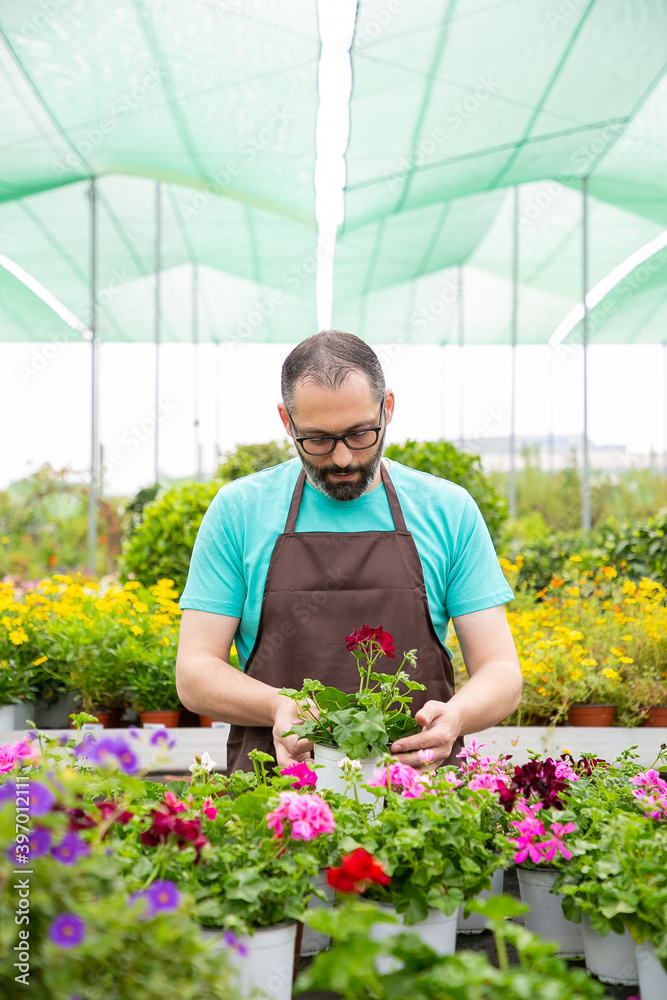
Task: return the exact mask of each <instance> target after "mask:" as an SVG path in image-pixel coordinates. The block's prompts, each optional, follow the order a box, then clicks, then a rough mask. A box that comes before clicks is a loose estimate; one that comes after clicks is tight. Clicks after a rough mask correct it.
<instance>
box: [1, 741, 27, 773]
mask: <svg viewBox="0 0 667 1000" xmlns="http://www.w3.org/2000/svg"><path fill="white" fill-rule="evenodd" d="M23 757H32V744H31V743H25V742H23V741H22V742H20V743H12V744H10V743H5V744H4V745H3V746H1V747H0V774H7V772H8V771H12V770H13V769H14V766H15V764H16V762H17V761H18V760H21V759H22V758H23Z"/></svg>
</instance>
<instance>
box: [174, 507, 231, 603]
mask: <svg viewBox="0 0 667 1000" xmlns="http://www.w3.org/2000/svg"><path fill="white" fill-rule="evenodd" d="M235 522H236V519H235V517H234V515H233V510H232V509H230V505H229V503H228V502H227V501H226V498H225V496H224V492H220V493H218V494H217V495H216V496H215V497H214V498H213V501H212V502H211V504H210V506H209V508H208V510H207V511H206V513H205V514H204V518H203V520H202V523H201V525H200V527H199V531H198V533H197V538H196V540H195V544H194V548H193V550H192V558H191V560H190V569H189V571H188V579H187V582H186V584H185V590H184V591H183V595H182V597H181V600H180V607H181V609H182V610H185V609H189V610H194V611H212V612H213V613H214V614H218V615H230V616H232V617H234V618H240V617H241V615H242V613H243V606H244V604H245V601H246V594H247V587H246V582H245V577H244V573H243V558H242V554H241V545H240V541H239V537H238V536H239V532H238V530H237V528H238V526H237V525H236V523H235Z"/></svg>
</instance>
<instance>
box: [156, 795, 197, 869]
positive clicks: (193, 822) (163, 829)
mask: <svg viewBox="0 0 667 1000" xmlns="http://www.w3.org/2000/svg"><path fill="white" fill-rule="evenodd" d="M167 794H169V793H167ZM174 798H175V796H174ZM182 804H183V803H180V802H178V800H176V803H175V804H174V803H173V802H163V803H162V804H161V806H160V808H159V809H151V813H150V816H151V821H152V822H151V827H150V829H148V830H143V831H142V833H140V834H139V839H140V840H141V842H142V844H144V845H145V846H146V847H157V845H158V844H159V843H166V841H167V839H168V838H169V836H170V835H171V836H174V837H176V840H177V841H178V849H179V851H182V850H183V848H184V847H187V845H188V844H192V846H193V847H194V849H195V861H194V863H195V864H199V860H200V858H201V851H202V847H205V846H206V844H208V840H207V839H206V836H205V834H203V833H202V828H201V816H197V817H196V818H194V819H184V818H183V817H182V816H180V815H179V813H180V812H181V811H182V810H181V809H179V808H177V807H178V806H180V805H182ZM165 807H166V808H165Z"/></svg>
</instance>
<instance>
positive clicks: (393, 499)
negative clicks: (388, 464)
mask: <svg viewBox="0 0 667 1000" xmlns="http://www.w3.org/2000/svg"><path fill="white" fill-rule="evenodd" d="M380 472H381V473H382V482H383V483H384V488H385V490H386V491H387V500H388V501H389V509H390V510H391V516H392V517H393V519H394V527H395V528H396V531H407V530H408V529H407V528H406V526H405V518H404V517H403V511H402V510H401V505H400V503H399V502H398V497H397V496H396V490H395V489H394V484H393V483H392V481H391V477H390V475H389V473H388V472H387V470H386V468H385V465H384V462H380Z"/></svg>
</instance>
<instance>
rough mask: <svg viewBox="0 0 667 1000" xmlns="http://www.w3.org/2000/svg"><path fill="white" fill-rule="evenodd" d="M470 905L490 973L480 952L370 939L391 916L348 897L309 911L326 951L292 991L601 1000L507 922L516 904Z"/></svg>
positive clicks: (591, 984)
mask: <svg viewBox="0 0 667 1000" xmlns="http://www.w3.org/2000/svg"><path fill="white" fill-rule="evenodd" d="M362 889H363V882H362V883H360V885H359V890H360V891H362ZM475 905H476V907H477V909H478V910H480V912H482V913H484V916H485V917H486V918H487V920H488V921H489V922H490V924H491V927H492V931H493V934H494V937H495V942H496V950H497V954H498V966H499V967H497V968H496V967H495V966H493V965H492V964H491V963H490V961H489V959H488V957H487V956H486V955H485V954H484V953H483V952H478V951H475V952H473V951H459V950H457V951H456V953H455V954H451V955H442V954H439V953H438V952H437V951H436V950H434V949H433V948H430V947H429V946H428V945H426V944H424V942H423V941H422V940H421V938H419V937H418V936H417V935H416V934H412V933H401V934H398V935H396V936H393V935H392V936H387V937H383V938H380V939H379V940H378V938H377V934H376V933H375V932H376V928H377V924H378V921H383V922H385V921H389V920H391V917H390V916H389V915H388V914H384V913H381V912H378V911H376V910H375V908H374V907H373V905H372V904H369V903H365V902H363V901H361V900H357V899H352V898H348V899H347V900H346V902H345V903H344V904H343V905H342V906H340V907H336V908H334V909H332V910H326V909H322V910H313V911H310V912H309V914H308V916H307V921H308V923H309V924H311V925H312V926H313V927H315V928H316V929H317V930H318V931H320V932H322V933H325V934H328V935H330V936H331V938H332V940H333V942H334V944H333V947H332V948H331V949H330V950H329V951H326V952H321V953H320V954H319V955H318V956H317V958H316V959H315V961H314V962H313V964H312V965H311V966H310V967H309V968H307V969H306V970H305V971H304V972H302V973H301V975H300V976H299V979H298V980H297V983H296V992H297V993H302V992H304V991H306V990H323V991H327V992H328V991H330V990H335V991H336V994H337V995H339V996H341V997H342V998H343V1000H368V998H369V997H373V998H374V1000H397V998H399V997H400V998H403V997H411V998H413V997H414V998H420V1000H436V998H439V997H451V998H452V1000H454V998H457V1000H458V998H460V1000H464V998H467V997H475V998H476V1000H525V998H526V997H542V996H547V995H548V996H549V997H550V1000H595V998H598V1000H599V998H602V997H603V996H604V992H603V987H602V986H601V985H600V984H599V983H596V982H595V981H594V980H593V979H591V978H590V976H588V974H587V973H586V972H585V970H583V969H577V968H572V969H570V968H568V966H567V965H566V963H565V962H564V961H563V960H562V959H560V958H558V957H557V956H556V955H555V954H554V951H555V945H553V944H550V943H547V942H544V941H542V940H540V939H539V938H538V937H536V936H535V935H534V934H531V933H530V932H529V931H527V930H526V928H525V927H521V926H520V925H519V924H516V923H513V922H511V921H510V920H508V919H507V918H508V917H516V916H518V915H519V914H521V913H523V912H525V907H523V906H522V905H521V904H520V903H518V902H517V901H516V900H514V899H512V898H511V897H509V896H501V897H496V898H494V899H489V900H487V901H486V902H485V903H477V904H475ZM508 945H511V946H513V947H514V948H515V949H516V951H517V956H518V963H517V964H512V965H510V962H509V958H508ZM383 960H384V961H383ZM387 960H388V961H387ZM385 969H388V971H383V970H385Z"/></svg>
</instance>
